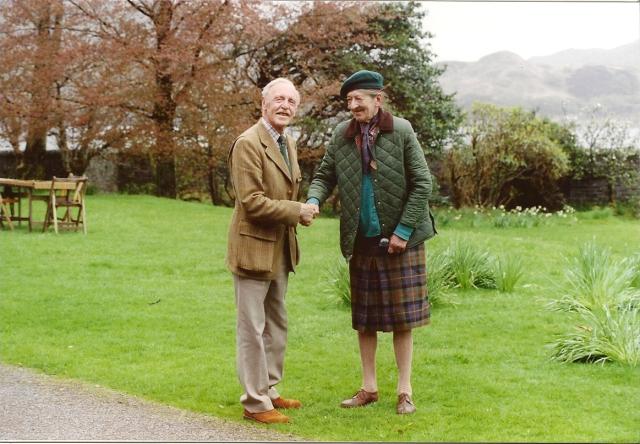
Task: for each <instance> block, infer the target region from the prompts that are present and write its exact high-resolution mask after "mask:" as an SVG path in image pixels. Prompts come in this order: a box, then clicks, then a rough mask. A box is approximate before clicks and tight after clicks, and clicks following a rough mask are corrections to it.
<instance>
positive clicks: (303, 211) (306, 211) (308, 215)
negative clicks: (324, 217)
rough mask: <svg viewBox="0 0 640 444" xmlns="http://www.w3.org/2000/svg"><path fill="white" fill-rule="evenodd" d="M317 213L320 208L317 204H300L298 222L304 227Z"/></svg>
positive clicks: (309, 223)
mask: <svg viewBox="0 0 640 444" xmlns="http://www.w3.org/2000/svg"><path fill="white" fill-rule="evenodd" d="M319 213H320V210H319V209H318V206H317V205H313V204H302V206H301V207H300V223H301V224H302V225H304V226H305V227H308V226H309V225H311V223H312V222H313V219H314V218H315V217H316V216H317V215H318V214H319Z"/></svg>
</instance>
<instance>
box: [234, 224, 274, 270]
mask: <svg viewBox="0 0 640 444" xmlns="http://www.w3.org/2000/svg"><path fill="white" fill-rule="evenodd" d="M238 232H239V233H240V236H239V237H240V239H239V243H238V266H239V267H240V268H243V269H245V270H250V271H257V272H270V271H273V254H274V251H275V244H276V240H277V237H278V236H277V232H276V229H275V228H271V227H264V226H261V225H254V224H251V223H249V222H246V221H240V223H239V225H238Z"/></svg>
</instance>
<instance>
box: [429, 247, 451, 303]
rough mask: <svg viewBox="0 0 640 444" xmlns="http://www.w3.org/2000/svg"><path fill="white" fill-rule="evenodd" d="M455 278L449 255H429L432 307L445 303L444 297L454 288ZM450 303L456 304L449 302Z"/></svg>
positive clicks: (430, 300)
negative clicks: (447, 291)
mask: <svg viewBox="0 0 640 444" xmlns="http://www.w3.org/2000/svg"><path fill="white" fill-rule="evenodd" d="M453 283H454V278H453V272H452V270H451V263H450V262H449V258H448V256H447V255H445V254H443V253H432V254H428V255H427V290H428V292H429V302H430V303H431V305H439V304H441V303H442V302H444V298H443V295H444V293H445V292H446V290H448V289H449V288H451V287H452V286H453ZM447 302H448V303H453V304H455V302H453V301H451V300H449V301H447Z"/></svg>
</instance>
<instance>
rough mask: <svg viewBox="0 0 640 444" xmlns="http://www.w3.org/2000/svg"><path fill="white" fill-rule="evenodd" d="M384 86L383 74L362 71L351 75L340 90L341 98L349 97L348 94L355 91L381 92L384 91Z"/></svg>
mask: <svg viewBox="0 0 640 444" xmlns="http://www.w3.org/2000/svg"><path fill="white" fill-rule="evenodd" d="M382 86H383V80H382V74H380V73H377V72H374V71H367V70H364V69H363V70H362V71H358V72H356V73H354V74H351V76H350V77H349V78H348V79H347V80H345V81H344V83H343V84H342V88H340V97H342V98H345V97H347V94H349V92H351V91H353V90H355V89H375V90H379V89H382Z"/></svg>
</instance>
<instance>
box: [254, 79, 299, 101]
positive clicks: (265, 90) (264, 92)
mask: <svg viewBox="0 0 640 444" xmlns="http://www.w3.org/2000/svg"><path fill="white" fill-rule="evenodd" d="M278 83H288V84H289V85H291V86H293V89H295V90H296V92H297V93H298V99H300V93H299V92H298V89H297V88H296V85H294V84H293V82H292V81H291V80H289V79H285V78H284V77H278V78H277V79H273V80H272V81H270V82H269V83H267V84H266V85H265V87H264V88H262V98H265V97H267V95H268V94H269V90H270V89H271V88H272V87H273V86H274V85H277V84H278Z"/></svg>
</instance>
